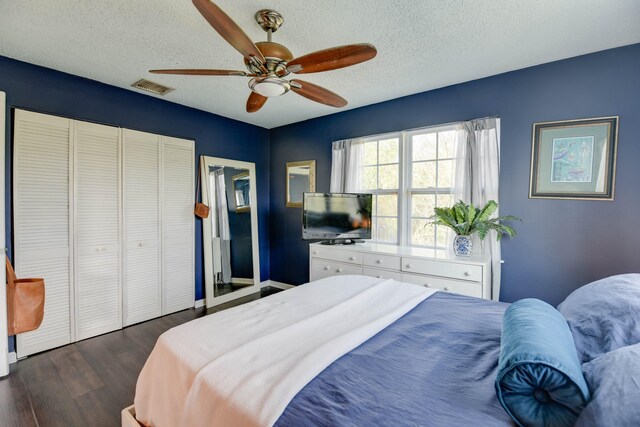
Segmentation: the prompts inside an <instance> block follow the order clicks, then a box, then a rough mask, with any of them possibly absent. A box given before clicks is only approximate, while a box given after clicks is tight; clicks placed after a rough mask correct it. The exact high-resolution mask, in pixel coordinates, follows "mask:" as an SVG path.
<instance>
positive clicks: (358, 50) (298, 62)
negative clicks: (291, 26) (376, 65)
mask: <svg viewBox="0 0 640 427" xmlns="http://www.w3.org/2000/svg"><path fill="white" fill-rule="evenodd" d="M377 53H378V51H377V50H376V48H375V47H374V46H373V45H371V44H369V43H360V44H349V45H345V46H337V47H332V48H329V49H324V50H319V51H317V52H313V53H309V54H307V55H304V56H301V57H300V58H296V59H294V60H293V61H289V63H288V65H287V70H288V71H289V72H291V73H296V74H304V73H317V72H320V71H329V70H337V69H338V68H344V67H349V66H351V65H355V64H359V63H361V62H364V61H368V60H370V59H371V58H373V57H375V56H376V54H377Z"/></svg>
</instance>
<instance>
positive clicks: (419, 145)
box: [411, 133, 437, 161]
mask: <svg viewBox="0 0 640 427" xmlns="http://www.w3.org/2000/svg"><path fill="white" fill-rule="evenodd" d="M436 141H437V139H436V134H435V133H425V134H422V135H413V136H412V137H411V142H412V146H411V149H412V152H413V154H412V157H413V161H416V160H435V159H436Z"/></svg>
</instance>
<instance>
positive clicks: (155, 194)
mask: <svg viewBox="0 0 640 427" xmlns="http://www.w3.org/2000/svg"><path fill="white" fill-rule="evenodd" d="M123 148H124V149H123V169H124V170H123V173H124V234H125V240H126V241H132V240H154V243H155V244H156V245H157V244H158V243H159V242H158V239H159V235H160V231H159V224H160V211H159V209H160V206H159V203H158V202H159V186H160V179H159V169H160V161H159V160H160V137H159V136H158V135H152V134H149V133H143V132H136V131H132V130H128V129H125V130H124V141H123Z"/></svg>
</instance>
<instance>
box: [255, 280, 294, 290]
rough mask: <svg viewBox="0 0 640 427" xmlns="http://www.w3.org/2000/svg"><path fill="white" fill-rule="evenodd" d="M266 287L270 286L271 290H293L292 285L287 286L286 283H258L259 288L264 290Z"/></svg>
mask: <svg viewBox="0 0 640 427" xmlns="http://www.w3.org/2000/svg"><path fill="white" fill-rule="evenodd" d="M267 286H271V287H272V288H278V289H291V288H295V286H294V285H289V284H287V283H282V282H276V281H275V280H265V281H264V282H261V283H260V288H266V287H267Z"/></svg>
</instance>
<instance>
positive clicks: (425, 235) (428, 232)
mask: <svg viewBox="0 0 640 427" xmlns="http://www.w3.org/2000/svg"><path fill="white" fill-rule="evenodd" d="M411 244H413V245H421V246H435V226H433V225H431V224H429V220H426V219H412V220H411Z"/></svg>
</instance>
